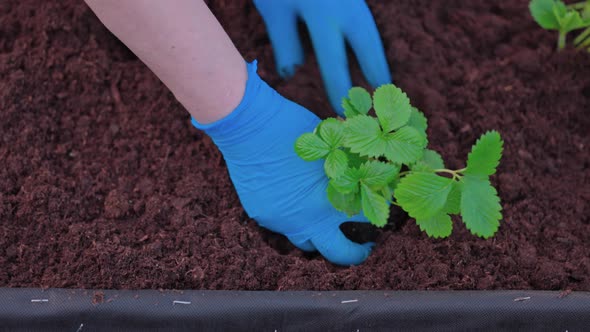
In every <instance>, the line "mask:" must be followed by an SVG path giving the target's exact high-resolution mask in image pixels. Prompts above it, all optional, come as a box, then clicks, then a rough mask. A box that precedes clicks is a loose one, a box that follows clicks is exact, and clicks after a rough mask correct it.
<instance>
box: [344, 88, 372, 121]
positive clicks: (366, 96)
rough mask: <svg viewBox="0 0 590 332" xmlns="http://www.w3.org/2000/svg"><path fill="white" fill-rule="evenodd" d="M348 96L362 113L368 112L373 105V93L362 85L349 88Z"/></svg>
mask: <svg viewBox="0 0 590 332" xmlns="http://www.w3.org/2000/svg"><path fill="white" fill-rule="evenodd" d="M348 97H349V98H350V103H351V104H352V105H353V106H354V108H355V110H356V111H357V112H359V113H360V114H367V113H368V112H369V110H370V109H371V107H372V106H373V101H372V100H371V94H370V93H369V92H367V90H365V89H363V88H361V87H354V88H352V89H350V90H348Z"/></svg>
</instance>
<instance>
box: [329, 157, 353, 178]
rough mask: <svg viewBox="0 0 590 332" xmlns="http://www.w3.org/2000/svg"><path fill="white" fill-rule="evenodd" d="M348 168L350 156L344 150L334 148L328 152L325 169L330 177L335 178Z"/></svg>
mask: <svg viewBox="0 0 590 332" xmlns="http://www.w3.org/2000/svg"><path fill="white" fill-rule="evenodd" d="M347 168H348V157H347V156H346V153H344V151H342V150H334V151H332V152H330V153H329V154H328V157H327V158H326V161H325V162H324V171H325V172H326V175H328V177H329V178H335V177H338V176H340V175H342V174H343V173H344V171H345V170H346V169H347Z"/></svg>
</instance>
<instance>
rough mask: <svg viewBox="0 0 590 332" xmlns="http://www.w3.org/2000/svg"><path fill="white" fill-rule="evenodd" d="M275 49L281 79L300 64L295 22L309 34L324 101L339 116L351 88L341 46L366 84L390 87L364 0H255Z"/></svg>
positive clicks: (371, 19) (374, 26)
mask: <svg viewBox="0 0 590 332" xmlns="http://www.w3.org/2000/svg"><path fill="white" fill-rule="evenodd" d="M254 4H255V5H256V8H258V12H260V15H261V16H262V18H263V19H264V22H265V24H266V30H267V31H268V34H269V37H270V40H271V42H272V45H273V49H274V54H275V61H276V63H277V70H278V72H279V74H280V75H281V76H283V77H289V76H291V75H293V74H294V72H295V67H296V66H297V65H301V64H303V59H304V56H303V49H302V47H301V41H300V38H299V34H298V32H297V19H298V18H300V19H302V20H303V21H304V22H305V24H306V25H307V28H308V30H309V34H310V36H311V41H312V43H313V47H314V49H315V53H316V57H317V60H318V63H319V65H320V71H321V73H322V77H323V80H324V84H325V86H326V89H327V91H328V97H329V98H330V103H331V104H332V107H334V110H336V112H337V113H338V114H339V115H342V114H343V112H344V110H343V108H342V105H341V103H342V97H345V96H346V95H347V94H348V90H349V89H350V88H351V87H352V83H351V80H350V74H349V71H348V61H347V58H346V48H345V41H347V42H348V43H349V45H350V46H351V48H352V50H353V51H354V53H355V55H356V57H357V59H358V62H359V64H360V67H361V69H362V71H363V73H364V74H365V77H366V79H367V81H368V82H369V84H371V85H372V86H373V87H374V88H376V87H378V86H380V85H382V84H386V83H391V76H390V73H389V67H388V65H387V60H386V59H385V52H384V51H383V44H382V43H381V39H380V38H379V32H378V31H377V26H376V25H375V20H374V19H373V16H372V15H371V12H370V11H369V7H367V4H366V3H365V1H364V0H254Z"/></svg>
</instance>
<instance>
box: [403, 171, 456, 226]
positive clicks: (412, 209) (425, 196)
mask: <svg viewBox="0 0 590 332" xmlns="http://www.w3.org/2000/svg"><path fill="white" fill-rule="evenodd" d="M452 182H453V180H452V179H449V178H445V177H442V176H438V175H436V174H434V173H411V174H409V175H408V176H406V177H404V178H402V179H401V181H400V183H399V184H398V186H397V188H396V189H395V193H394V195H395V199H396V200H397V202H398V204H399V205H401V207H402V209H404V210H405V211H406V212H408V214H409V215H410V216H411V217H413V218H415V219H420V220H426V219H429V218H432V217H433V216H434V215H436V214H437V213H439V212H440V211H441V210H442V208H443V207H444V205H445V203H446V201H447V197H448V195H449V192H450V191H451V187H452Z"/></svg>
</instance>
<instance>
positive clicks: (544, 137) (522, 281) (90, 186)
mask: <svg viewBox="0 0 590 332" xmlns="http://www.w3.org/2000/svg"><path fill="white" fill-rule="evenodd" d="M368 2H369V5H370V7H371V9H372V11H373V13H374V15H375V19H376V21H377V24H378V26H379V29H380V32H381V36H382V39H383V41H384V46H385V50H386V52H387V57H388V59H389V62H390V65H391V69H392V72H393V78H394V81H395V83H396V84H397V85H398V86H399V87H400V88H402V89H403V90H404V91H406V92H407V93H408V95H409V97H410V98H411V100H412V101H413V102H414V103H415V104H416V106H417V107H419V108H420V109H421V110H422V111H423V112H424V113H425V114H426V116H427V118H428V119H429V130H428V135H429V137H430V146H431V148H433V149H435V150H437V151H439V152H441V154H442V155H443V157H444V159H445V160H447V161H448V164H449V166H450V167H451V168H460V167H463V166H464V165H462V164H460V163H461V162H464V160H466V155H467V153H468V151H469V149H470V147H471V145H472V144H473V142H474V141H475V139H476V138H477V137H479V135H480V134H482V133H483V132H485V131H487V130H490V129H497V130H498V131H499V132H500V133H501V134H502V138H503V139H504V141H505V151H504V155H503V159H502V161H501V163H500V167H499V169H498V174H497V175H495V176H494V177H492V179H493V182H494V184H495V185H496V186H497V188H498V192H499V194H500V197H501V199H502V204H503V208H504V210H503V215H504V219H503V220H502V222H501V226H500V229H499V231H498V233H497V235H496V236H495V237H494V238H492V239H489V240H483V239H479V238H476V237H474V236H473V235H471V234H470V233H469V232H468V231H467V230H466V229H465V227H464V225H463V224H461V223H459V222H456V223H455V224H454V231H453V234H452V235H451V236H450V237H449V238H448V239H444V240H436V239H430V238H428V237H427V236H426V235H425V234H424V233H423V232H421V231H420V230H419V228H418V227H417V226H416V224H415V222H414V221H413V220H408V218H407V216H405V215H404V214H403V213H401V212H400V211H397V210H396V211H394V213H393V218H392V220H391V225H389V226H387V227H386V228H385V229H383V230H380V231H379V234H378V237H377V240H376V242H377V245H376V247H375V249H374V251H373V253H372V254H371V256H370V257H369V258H368V260H367V261H366V262H365V263H364V264H362V265H361V266H358V267H351V268H344V267H337V266H334V265H332V264H330V263H328V262H327V261H325V260H324V259H323V258H322V257H321V256H320V255H319V254H304V253H302V252H301V251H299V250H297V249H296V248H295V247H293V246H292V245H291V244H289V242H288V241H287V240H286V239H285V238H284V237H282V236H280V235H277V234H274V233H271V232H269V231H265V230H262V229H260V228H259V227H258V226H257V225H256V223H255V222H254V221H253V220H251V219H248V218H247V217H246V215H245V214H244V211H243V209H242V207H241V206H240V203H239V200H238V198H237V195H236V194H235V191H234V189H233V187H232V184H231V181H230V179H229V177H228V175H227V170H226V168H225V166H224V162H223V158H222V156H221V155H220V153H219V152H218V150H217V149H216V147H215V146H214V144H213V143H212V142H211V140H210V139H209V138H208V137H206V136H205V135H204V134H203V133H201V132H198V131H197V130H195V129H194V128H193V127H192V126H191V125H190V122H189V115H188V113H186V111H184V110H183V108H182V107H181V106H180V105H179V104H178V103H177V102H176V101H175V99H174V97H173V96H172V94H171V93H170V92H169V91H168V90H167V89H166V88H165V86H164V85H163V84H162V83H160V82H159V81H158V79H157V78H156V77H155V76H154V75H153V74H152V73H151V72H150V71H149V70H148V69H147V68H146V67H145V66H144V65H143V64H142V63H141V62H140V61H139V60H137V58H136V57H135V56H134V55H133V54H132V53H131V52H129V51H128V50H127V49H126V48H125V47H124V46H123V45H122V44H121V43H120V42H119V41H118V40H117V39H116V38H115V37H113V36H112V35H111V34H110V33H109V32H108V31H107V30H106V29H105V28H104V27H103V26H102V24H101V23H100V22H99V21H98V20H97V19H96V17H95V16H94V15H93V14H92V12H91V11H90V10H89V9H88V8H87V7H86V5H85V4H84V3H83V2H82V1H77V0H76V1H74V0H70V1H60V2H44V3H40V2H39V1H33V0H24V1H16V0H9V1H2V2H1V3H0V139H1V141H0V267H1V268H0V286H1V287H43V288H46V287H59V288H103V289H138V288H139V289H159V288H164V289H210V290H216V289H224V290H353V289H361V290H371V289H380V290H425V289H437V290H446V289H470V290H473V289H480V290H484V289H485V290H491V289H536V290H585V291H588V290H590V277H589V274H590V219H589V215H590V206H589V205H588V203H587V202H588V200H590V176H589V174H590V172H589V170H588V167H589V159H590V154H589V153H588V147H589V146H590V135H589V134H588V128H589V127H590V116H589V113H588V110H589V109H590V55H589V54H587V53H585V52H576V51H574V50H566V51H564V52H561V53H557V52H556V51H555V49H554V48H555V35H554V34H553V33H551V32H547V31H544V30H542V29H541V28H539V27H538V26H537V25H536V24H535V23H534V21H533V20H532V18H531V17H530V15H529V13H528V9H527V4H528V1H524V0H522V1H485V0H473V1H461V0H449V1H442V0H441V1H414V0H403V1H381V2H378V1H368ZM210 6H211V8H212V10H213V12H214V14H215V15H216V16H217V17H218V18H219V19H220V21H221V23H222V24H223V25H224V27H225V28H226V30H227V31H228V33H229V34H230V36H231V38H232V40H233V41H234V42H235V43H236V45H237V47H238V49H239V50H240V52H242V54H243V55H244V56H245V58H246V59H248V60H252V59H254V58H257V59H258V61H259V73H260V75H261V76H262V77H263V78H264V79H265V80H267V81H268V82H269V83H270V84H271V85H272V86H273V87H275V88H277V89H278V91H279V92H281V93H282V94H284V95H285V96H286V97H288V98H290V99H292V100H294V101H296V102H298V103H300V104H302V105H303V106H305V107H307V108H309V109H310V110H313V111H315V112H317V114H318V115H320V116H321V117H326V116H332V115H333V113H331V111H330V110H329V105H328V103H327V97H326V95H325V93H324V92H323V91H324V90H323V86H322V82H321V79H320V76H319V71H318V69H317V63H316V61H315V58H314V57H313V55H312V52H307V54H308V56H307V62H306V64H305V65H304V66H302V67H301V68H300V69H299V70H298V71H297V73H296V75H295V77H294V78H293V79H291V80H289V81H284V80H281V79H280V78H279V77H278V76H277V74H276V72H275V70H274V61H273V57H272V49H271V47H270V43H269V40H268V37H267V34H266V31H265V28H264V25H263V22H262V20H261V18H260V17H259V15H258V13H257V12H256V10H255V9H254V8H253V5H252V3H251V1H249V0H243V1H231V2H230V1H222V0H218V1H210ZM353 77H355V79H356V82H358V83H361V82H362V81H360V79H361V75H360V71H359V70H358V68H357V65H356V63H353Z"/></svg>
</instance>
